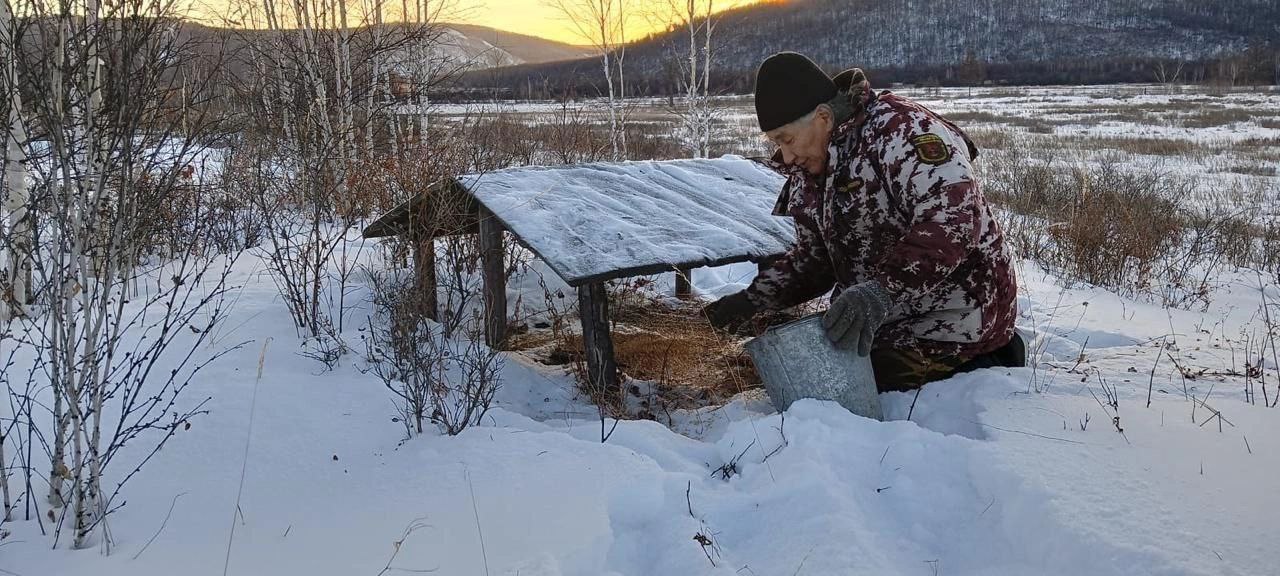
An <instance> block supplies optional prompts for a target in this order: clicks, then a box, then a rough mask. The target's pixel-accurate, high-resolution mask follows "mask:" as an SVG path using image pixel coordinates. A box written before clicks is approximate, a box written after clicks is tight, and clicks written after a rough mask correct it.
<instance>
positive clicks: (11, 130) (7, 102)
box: [0, 0, 31, 322]
mask: <svg viewBox="0 0 1280 576" xmlns="http://www.w3.org/2000/svg"><path fill="white" fill-rule="evenodd" d="M17 30H18V23H17V22H16V21H15V19H14V17H13V12H12V9H11V7H10V5H9V2H8V0H3V1H0V60H2V61H3V62H4V70H3V79H0V97H2V98H3V99H2V100H0V102H3V103H4V105H3V108H4V109H5V111H6V112H5V115H6V118H7V123H6V127H5V128H6V129H5V131H4V144H3V148H4V178H3V181H2V182H0V199H3V201H2V202H0V234H2V235H4V236H5V244H6V245H7V246H8V251H7V254H5V255H4V256H3V265H0V269H3V275H2V276H0V322H2V321H6V320H7V319H8V318H9V317H12V316H21V315H23V313H24V311H25V308H26V305H27V303H28V290H29V286H30V285H31V263H30V260H31V219H30V217H29V216H28V211H27V201H28V194H27V169H26V159H27V157H26V152H25V150H24V149H25V147H26V145H27V133H26V129H25V124H24V121H23V118H22V92H21V89H20V85H19V84H18V70H17V65H16V63H15V61H14V57H15V51H14V38H16V37H19V36H20V33H19V32H18V31H17Z"/></svg>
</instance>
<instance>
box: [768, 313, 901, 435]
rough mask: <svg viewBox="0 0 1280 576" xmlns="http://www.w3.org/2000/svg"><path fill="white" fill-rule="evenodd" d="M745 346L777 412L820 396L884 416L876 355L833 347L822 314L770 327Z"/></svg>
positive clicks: (873, 415)
mask: <svg viewBox="0 0 1280 576" xmlns="http://www.w3.org/2000/svg"><path fill="white" fill-rule="evenodd" d="M746 349H747V353H748V354H751V359H752V361H754V362H755V365H756V372H758V373H759V374H760V379H761V380H762V381H764V389H765V391H766V392H768V394H769V399H770V400H772V401H773V405H774V407H776V408H777V409H778V411H783V410H786V409H787V407H789V406H791V403H792V402H795V401H796V400H799V399H801V398H815V399H818V400H833V401H835V402H837V403H839V404H840V405H841V406H844V407H845V409H847V410H849V411H850V412H853V413H854V414H857V415H859V416H864V417H867V418H874V419H876V420H880V419H882V416H881V412H880V395H879V393H878V392H877V391H876V378H875V372H874V371H873V370H872V369H871V359H870V358H867V357H864V356H859V355H858V353H857V352H856V351H853V350H839V349H837V348H836V347H835V346H834V345H832V343H831V341H830V340H828V339H827V335H826V333H825V332H824V330H823V329H822V314H814V315H812V316H807V317H805V318H801V319H800V320H796V321H794V322H790V323H787V324H783V325H781V326H775V327H773V328H770V329H769V330H768V331H766V332H765V333H764V335H762V336H760V337H758V338H755V339H752V340H750V341H748V342H747V344H746Z"/></svg>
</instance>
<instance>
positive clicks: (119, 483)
mask: <svg viewBox="0 0 1280 576" xmlns="http://www.w3.org/2000/svg"><path fill="white" fill-rule="evenodd" d="M6 7H7V8H11V10H9V11H7V14H8V15H11V14H15V13H16V14H23V15H29V18H23V19H22V21H23V22H24V23H25V24H26V26H25V27H24V28H22V29H21V30H20V31H19V30H18V29H17V28H16V27H9V28H6V29H5V38H6V39H7V40H9V43H8V44H7V50H8V51H9V54H8V55H9V56H10V59H9V60H8V63H9V69H8V74H7V78H8V79H9V80H8V81H7V82H6V86H9V87H10V88H9V89H8V90H7V92H9V93H10V96H11V97H10V98H9V102H8V103H7V104H8V107H7V108H8V110H9V113H8V117H9V118H10V119H11V121H10V122H9V124H8V129H7V130H6V133H5V138H6V143H7V146H6V150H7V152H6V160H7V161H8V160H11V159H12V158H13V157H14V156H13V145H14V142H18V143H19V144H18V145H17V148H18V151H19V153H20V154H22V156H23V159H24V160H25V161H26V163H25V166H24V171H25V172H26V173H27V174H24V175H23V180H24V183H23V185H21V186H20V188H21V189H22V190H24V191H25V192H26V200H25V202H24V203H23V204H24V205H25V207H26V212H25V213H24V214H23V215H22V216H21V217H20V218H18V221H19V222H20V223H21V224H23V226H16V228H17V230H18V231H19V232H20V233H17V234H9V235H7V236H5V237H4V238H3V240H4V246H2V248H4V250H5V251H6V252H8V253H13V252H15V251H16V252H19V253H23V254H25V255H26V256H27V258H26V262H27V264H28V265H29V267H30V270H31V277H32V281H31V282H30V283H29V284H27V283H25V282H24V286H25V287H26V288H25V289H26V290H28V291H29V294H28V295H27V299H30V298H31V297H34V299H35V301H36V305H35V306H33V313H32V315H31V317H30V318H29V319H26V320H24V321H23V323H22V324H21V326H14V327H13V330H12V331H13V333H14V334H16V336H15V340H16V341H17V343H18V345H19V346H25V347H30V348H31V349H33V350H34V351H35V352H36V354H35V359H34V360H32V363H31V364H29V365H25V366H22V365H20V366H9V367H6V375H8V374H21V373H27V374H29V375H31V376H30V379H37V378H38V379H40V380H41V382H42V385H43V383H47V389H50V390H51V391H52V396H53V401H52V403H51V405H49V404H43V403H42V404H40V405H41V406H46V405H47V406H49V408H48V409H47V410H48V414H47V415H48V417H49V421H42V422H39V423H37V422H35V419H36V417H37V416H41V417H43V414H38V413H36V411H35V410H34V409H32V408H30V406H32V405H33V403H32V402H30V399H29V395H28V398H26V399H25V400H24V401H25V402H27V406H28V409H26V410H25V412H24V417H25V418H26V419H27V420H28V422H27V424H28V425H29V426H31V428H32V429H40V430H42V433H40V434H38V435H36V434H28V435H27V437H26V442H28V443H30V442H31V441H32V437H33V436H38V437H39V438H41V439H42V445H43V446H44V447H45V448H46V449H47V453H46V456H47V457H48V463H49V477H48V493H47V496H48V498H47V500H48V502H49V504H50V506H51V508H52V509H51V510H49V513H50V516H51V517H54V518H55V519H56V522H55V524H54V526H55V529H54V531H53V534H54V544H55V546H56V545H58V544H59V543H62V542H65V541H67V540H69V541H70V543H71V545H72V546H73V547H76V548H83V547H87V546H90V545H93V544H97V545H100V546H102V548H103V549H104V551H107V552H110V550H111V547H112V539H111V533H110V530H109V527H108V523H107V520H108V518H109V517H110V515H111V513H112V512H113V511H115V510H116V509H118V508H119V506H121V505H123V502H122V501H121V500H120V499H119V495H120V493H121V490H122V489H123V487H124V486H125V484H126V483H127V482H128V481H129V479H131V478H133V477H134V476H135V475H136V474H137V473H139V471H140V470H141V468H142V467H143V466H144V465H145V464H146V463H147V462H148V461H150V459H151V457H152V456H154V455H155V454H156V452H157V451H158V450H159V449H160V447H162V446H163V445H164V444H165V443H166V442H167V441H168V440H169V439H170V438H172V437H173V435H174V434H176V433H177V431H179V430H181V429H182V428H183V427H184V426H186V425H188V422H189V421H190V419H191V418H192V417H194V416H195V415H197V414H199V413H201V411H202V409H201V406H202V403H201V402H198V401H195V402H189V401H187V400H186V399H185V398H184V395H183V392H184V391H185V390H186V388H187V386H188V384H189V383H190V381H191V378H192V377H193V376H194V375H195V374H196V373H197V372H199V371H200V370H201V369H202V368H203V367H204V366H206V365H207V362H210V361H212V360H213V359H216V358H217V357H218V354H217V353H214V354H212V355H207V354H203V353H198V350H200V349H201V347H202V344H203V343H204V341H205V338H206V337H207V334H208V333H209V329H210V328H212V327H213V325H215V324H217V323H218V322H219V321H220V320H221V319H222V316H223V314H222V312H223V309H222V306H221V302H222V297H223V295H224V294H225V292H226V289H227V286H226V277H227V273H228V269H227V266H229V263H230V262H234V258H232V259H219V258H217V257H216V255H214V254H207V253H205V252H204V251H203V244H202V242H201V239H202V238H203V237H204V236H205V232H206V230H207V228H206V226H208V224H207V221H208V219H207V218H204V217H202V216H204V214H202V213H200V211H201V210H203V208H202V204H200V203H199V202H195V203H193V204H191V205H190V206H186V207H185V208H186V209H187V210H190V211H194V212H195V214H193V217H192V218H190V219H188V220H185V221H186V222H189V223H190V228H187V229H184V230H182V231H181V234H178V235H177V236H178V237H177V238H174V239H172V240H171V244H170V245H171V246H172V245H176V246H177V247H178V250H177V251H176V252H175V253H174V254H165V253H162V252H161V251H159V250H158V249H157V247H156V246H154V245H148V244H147V243H146V240H147V239H148V238H152V237H153V236H148V235H146V234H145V233H144V232H145V231H146V230H149V229H152V227H153V226H154V220H155V219H156V215H157V214H159V213H161V212H162V210H161V203H162V202H165V201H169V200H171V199H172V198H175V197H185V196H186V195H187V192H188V190H186V188H188V187H190V186H192V183H191V182H190V171H189V170H188V169H187V167H188V166H190V165H191V163H192V162H194V158H195V156H196V155H197V154H198V153H199V142H201V141H203V140H205V139H208V138H211V137H213V136H215V135H216V134H217V133H218V126H217V123H216V122H213V119H212V117H211V116H209V115H208V112H209V111H210V109H211V108H210V98H212V97H213V96H214V95H215V92H216V91H215V90H214V89H213V87H212V86H211V84H210V83H209V80H210V78H209V77H208V76H207V75H206V76H201V77H196V76H197V74H196V73H195V71H196V70H198V69H202V68H201V67H200V66H197V65H196V64H197V62H198V61H199V60H201V59H204V58H206V57H207V56H208V53H207V52H205V51H203V50H204V48H208V47H202V48H201V49H200V50H197V49H196V47H195V46H194V45H193V43H192V42H191V41H190V40H187V39H184V36H183V34H181V24H180V23H179V21H178V19H177V18H175V16H176V14H175V13H174V12H173V11H172V7H171V6H170V5H169V4H167V3H165V2H163V1H161V0H141V1H139V0H107V1H105V2H99V1H98V0H75V1H67V2H61V3H57V4H50V3H46V2H42V1H39V0H22V1H20V2H17V3H10V4H7V5H6ZM9 21H10V22H12V20H9ZM215 51H216V50H215ZM214 59H215V60H216V57H214ZM216 68H217V66H204V67H203V69H204V70H212V69H216ZM14 85H16V86H17V87H16V88H13V87H12V86H14ZM24 90H25V91H26V93H29V94H32V95H35V97H34V98H31V99H28V100H22V99H20V98H14V97H12V94H20V93H22V92H23V91H24ZM15 102H16V103H17V104H16V105H17V106H18V110H19V111H18V113H17V114H15V113H14V109H15ZM15 116H16V117H17V118H18V119H19V120H21V122H18V123H15V122H13V121H12V118H14V117H15ZM28 126H29V127H31V129H30V130H28V128H27V127H28ZM27 133H31V134H39V135H40V138H41V139H42V140H41V142H40V145H39V146H38V147H37V146H35V145H34V144H31V143H27V142H26V134H27ZM24 143H25V145H24ZM10 166H11V164H10V165H9V166H6V168H9V167H10ZM12 174H13V172H12V171H7V174H6V176H7V180H8V181H9V182H10V183H12V182H14V181H16V177H13V178H12V179H10V178H8V177H11V176H12ZM6 187H7V188H13V186H12V184H7V185H6ZM195 196H196V197H198V196H199V193H198V192H197V193H196V194H195ZM9 197H10V198H12V194H10V195H9ZM10 218H11V222H12V218H13V213H12V212H10ZM37 223H38V225H37ZM143 286H145V288H143ZM131 287H136V288H131ZM188 330H192V331H194V332H195V333H196V334H197V335H196V336H194V337H191V336H188V335H189V334H190V333H191V332H188ZM184 333H185V334H184ZM28 389H31V387H30V386H28ZM10 391H11V393H12V391H13V388H10ZM137 442H147V443H150V446H151V449H150V450H149V451H148V450H147V449H145V448H144V450H142V454H143V456H142V457H141V458H133V459H131V461H128V462H127V463H125V464H121V463H120V462H122V458H123V456H122V455H123V452H121V450H122V448H123V447H124V446H125V445H126V444H130V443H137ZM30 449H31V446H30V445H29V444H28V446H26V450H22V448H21V447H20V448H19V452H23V453H25V454H27V455H29V454H30ZM26 460H28V463H27V466H28V467H31V466H34V464H33V463H31V462H30V457H29V456H28V457H27V458H26ZM33 497H34V494H33V493H32V488H31V485H30V482H28V483H27V487H26V494H25V495H24V497H23V499H24V500H25V501H27V502H31V501H32V499H33ZM64 536H65V537H66V538H64Z"/></svg>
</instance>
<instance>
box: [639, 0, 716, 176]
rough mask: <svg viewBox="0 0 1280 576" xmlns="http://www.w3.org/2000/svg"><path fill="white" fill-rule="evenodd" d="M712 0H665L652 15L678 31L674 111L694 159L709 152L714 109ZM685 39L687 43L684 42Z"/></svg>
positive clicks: (673, 47)
mask: <svg viewBox="0 0 1280 576" xmlns="http://www.w3.org/2000/svg"><path fill="white" fill-rule="evenodd" d="M714 13H715V0H705V1H703V0H667V1H666V3H665V5H659V11H658V12H657V13H656V14H655V15H654V17H655V18H656V19H658V20H659V21H662V22H670V23H672V25H673V26H675V27H678V28H679V29H681V30H682V36H683V38H681V42H680V45H675V46H671V49H672V51H673V52H674V53H676V54H678V56H679V57H678V58H676V63H677V64H678V66H679V72H680V74H679V75H678V77H677V78H678V82H679V91H680V94H681V95H682V96H683V100H684V102H683V103H682V105H681V106H680V107H679V108H678V109H676V110H674V112H675V114H676V115H677V116H678V117H679V118H680V124H681V132H682V134H681V140H682V143H683V145H684V147H685V149H686V150H688V151H689V153H690V154H691V155H692V156H693V157H694V158H706V157H708V156H709V155H710V154H711V150H710V147H711V132H712V128H713V124H714V120H715V111H714V108H713V107H712V101H711V62H712V59H711V55H712V50H711V48H712V44H711V38H712V34H713V32H714V31H715V19H714V17H713V16H714ZM686 41H687V42H686Z"/></svg>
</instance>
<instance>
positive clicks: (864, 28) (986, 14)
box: [486, 0, 1280, 93]
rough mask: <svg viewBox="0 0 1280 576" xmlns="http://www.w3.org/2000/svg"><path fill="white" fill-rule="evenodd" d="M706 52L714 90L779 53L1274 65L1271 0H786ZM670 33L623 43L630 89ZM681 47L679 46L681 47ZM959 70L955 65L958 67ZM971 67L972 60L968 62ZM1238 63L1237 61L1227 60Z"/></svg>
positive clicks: (564, 80) (940, 67)
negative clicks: (1247, 61) (712, 70)
mask: <svg viewBox="0 0 1280 576" xmlns="http://www.w3.org/2000/svg"><path fill="white" fill-rule="evenodd" d="M716 30H717V32H716V35H715V37H714V43H713V51H714V58H715V60H716V64H715V66H716V68H715V70H716V71H718V72H719V74H718V75H717V76H718V78H719V84H720V86H719V87H720V88H721V89H728V90H739V91H742V90H745V89H749V88H750V84H751V72H752V71H753V70H754V69H755V67H756V65H758V64H759V62H760V61H761V60H762V59H763V58H765V57H766V56H768V55H769V54H771V53H774V52H777V51H780V50H795V51H798V52H802V53H805V54H807V55H809V56H811V57H812V58H813V59H814V60H816V61H818V62H819V63H820V64H821V65H823V66H824V67H827V68H828V69H830V70H837V69H842V68H846V67H850V66H861V67H864V68H870V69H876V70H880V71H882V72H883V73H882V74H881V78H882V79H883V78H884V76H885V74H888V75H889V76H891V77H892V78H893V79H896V80H902V81H913V82H917V81H932V82H937V83H943V84H946V83H961V76H965V77H966V79H967V80H968V81H974V80H987V79H990V80H995V81H1009V82H1036V83H1039V82H1119V81H1152V80H1154V79H1155V78H1153V72H1152V70H1153V67H1154V66H1155V65H1156V64H1157V63H1160V62H1184V63H1189V64H1194V65H1195V66H1190V67H1186V68H1184V69H1183V73H1184V74H1185V76H1184V77H1183V78H1181V79H1182V80H1197V78H1192V77H1191V76H1192V75H1197V74H1198V75H1199V76H1201V78H1198V80H1204V79H1206V77H1208V76H1213V75H1215V74H1219V73H1225V72H1223V71H1219V70H1214V69H1213V66H1214V65H1215V64H1220V63H1221V61H1222V60H1223V59H1224V58H1230V57H1235V56H1242V55H1244V54H1245V53H1246V52H1248V53H1249V56H1250V62H1251V63H1250V64H1249V69H1248V70H1243V71H1241V70H1239V69H1233V70H1232V71H1231V72H1230V73H1231V74H1235V75H1241V74H1245V73H1248V74H1250V75H1252V76H1254V77H1257V78H1259V79H1265V80H1266V81H1269V82H1274V81H1275V80H1274V78H1275V75H1276V72H1277V68H1280V63H1278V62H1277V60H1276V51H1277V45H1278V44H1280V0H1218V1H1205V0H895V1H886V0H793V1H790V2H785V3H765V4H755V5H752V6H748V7H745V8H740V9H736V10H732V11H729V12H725V13H723V14H721V15H719V16H718V20H717V27H716ZM682 42H685V43H687V38H685V39H682V33H681V32H680V31H675V32H672V33H669V34H664V35H658V36H656V37H653V38H650V39H648V40H645V41H643V42H640V43H637V44H635V45H632V46H630V47H628V50H627V60H626V62H627V66H628V75H629V76H630V78H631V79H632V80H633V81H634V82H633V86H634V87H635V88H636V89H637V90H640V91H644V92H651V93H662V92H664V91H665V90H669V89H670V88H671V84H672V82H671V78H672V76H673V71H674V70H675V69H676V66H675V65H674V64H675V62H676V61H677V59H678V58H680V55H679V53H680V51H681V44H682ZM685 46H687V44H685ZM966 64H967V65H968V66H969V68H970V69H969V70H966V71H963V72H964V73H963V74H962V70H961V68H962V67H963V66H965V65H966ZM974 68H977V69H974ZM1237 68H1238V67H1237ZM596 76H598V73H597V72H595V71H593V70H592V69H591V66H590V65H589V64H588V63H586V62H563V63H557V64H543V65H537V66H526V67H517V68H514V69H508V70H504V71H502V73H501V74H495V73H492V72H491V73H489V74H486V79H487V80H488V81H496V82H499V83H501V84H502V85H503V86H504V87H508V88H510V89H512V90H516V91H518V90H519V87H520V86H526V87H529V86H538V85H548V86H555V85H569V86H572V87H573V89H574V90H590V89H591V86H592V85H594V84H597V83H599V82H600V81H599V80H598V79H597V77H596Z"/></svg>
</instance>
